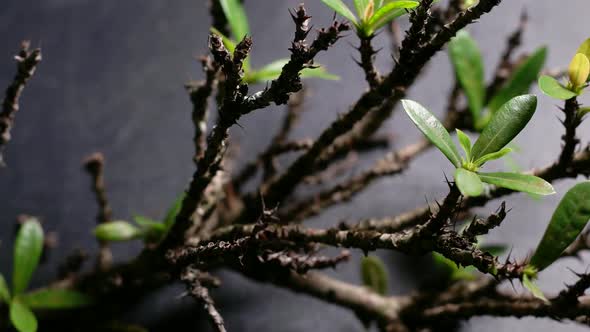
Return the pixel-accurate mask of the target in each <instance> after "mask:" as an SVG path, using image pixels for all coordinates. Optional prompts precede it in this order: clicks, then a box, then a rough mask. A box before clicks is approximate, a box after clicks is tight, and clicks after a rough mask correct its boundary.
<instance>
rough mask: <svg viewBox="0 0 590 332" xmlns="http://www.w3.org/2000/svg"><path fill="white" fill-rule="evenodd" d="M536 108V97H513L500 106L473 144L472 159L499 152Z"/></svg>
mask: <svg viewBox="0 0 590 332" xmlns="http://www.w3.org/2000/svg"><path fill="white" fill-rule="evenodd" d="M536 108H537V97H536V96H534V95H522V96H518V97H514V98H512V99H510V100H509V101H508V102H507V103H506V104H504V105H502V107H500V109H499V110H498V111H497V112H496V113H495V114H494V115H493V116H492V119H491V120H490V122H489V123H488V125H487V126H486V128H485V129H484V130H483V131H482V133H481V135H480V136H479V138H478V139H477V141H475V144H473V148H472V149H471V154H472V157H473V159H475V160H477V159H479V158H481V157H482V156H485V155H486V154H490V153H493V152H496V151H500V149H502V148H503V147H504V146H506V144H508V143H510V141H512V139H513V138H514V137H516V135H518V134H519V133H520V132H521V131H522V130H523V129H524V127H525V126H526V125H527V123H528V122H529V120H530V119H531V118H532V117H533V114H534V113H535V109H536Z"/></svg>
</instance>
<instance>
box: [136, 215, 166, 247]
mask: <svg viewBox="0 0 590 332" xmlns="http://www.w3.org/2000/svg"><path fill="white" fill-rule="evenodd" d="M133 221H135V223H136V224H137V225H138V226H139V227H141V228H142V233H143V238H144V240H145V241H147V242H158V241H160V240H161V239H162V238H163V237H164V235H166V231H167V229H166V225H164V224H163V223H161V222H159V221H156V220H152V219H150V218H146V217H143V216H133Z"/></svg>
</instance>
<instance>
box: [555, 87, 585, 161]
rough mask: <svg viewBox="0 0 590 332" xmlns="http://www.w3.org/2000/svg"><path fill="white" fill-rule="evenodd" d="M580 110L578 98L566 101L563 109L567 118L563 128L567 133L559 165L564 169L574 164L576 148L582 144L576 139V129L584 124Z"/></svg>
mask: <svg viewBox="0 0 590 332" xmlns="http://www.w3.org/2000/svg"><path fill="white" fill-rule="evenodd" d="M579 109H580V105H579V104H578V100H577V98H576V97H574V98H571V99H568V100H566V101H565V107H564V108H563V109H562V110H563V113H564V114H565V118H564V120H563V121H562V123H563V126H564V127H565V133H564V134H563V136H562V137H561V139H562V140H563V147H562V150H561V155H560V156H559V159H558V161H557V165H558V167H561V168H564V169H566V168H568V166H569V164H570V163H571V162H572V159H573V158H574V154H575V152H576V147H577V146H578V143H579V142H580V140H579V139H578V138H577V137H576V128H578V126H579V125H580V123H582V119H581V118H580V116H579V114H578V110H579Z"/></svg>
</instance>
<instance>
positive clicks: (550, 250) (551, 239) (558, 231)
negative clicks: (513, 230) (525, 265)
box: [530, 181, 590, 270]
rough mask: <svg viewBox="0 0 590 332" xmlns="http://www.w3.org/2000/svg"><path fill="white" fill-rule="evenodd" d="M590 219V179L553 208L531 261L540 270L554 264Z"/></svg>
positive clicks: (579, 184)
mask: <svg viewBox="0 0 590 332" xmlns="http://www.w3.org/2000/svg"><path fill="white" fill-rule="evenodd" d="M588 220H590V182H589V181H585V182H581V183H578V184H576V185H575V186H574V187H573V188H571V189H570V190H569V191H568V192H567V193H566V194H565V195H564V196H563V198H562V199H561V201H560V202H559V204H558V205H557V208H556V209H555V211H554V212H553V216H552V217H551V221H550V222H549V225H548V226H547V229H546V230H545V234H544V235H543V238H542V239H541V242H540V243H539V245H538V246H537V250H535V253H534V254H533V257H532V258H531V263H530V264H531V265H533V266H534V267H536V268H537V269H539V270H542V269H544V268H546V267H547V266H549V265H551V264H552V263H553V262H554V261H555V260H556V259H558V258H559V256H561V253H562V252H563V251H564V250H565V249H566V248H567V247H568V246H569V245H570V244H571V243H572V242H574V240H575V239H576V238H577V237H578V235H579V234H580V232H582V230H583V229H584V227H585V226H586V223H587V222H588Z"/></svg>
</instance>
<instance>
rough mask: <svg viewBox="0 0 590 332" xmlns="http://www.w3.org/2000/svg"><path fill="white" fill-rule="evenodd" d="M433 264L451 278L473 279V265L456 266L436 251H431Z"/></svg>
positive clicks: (474, 271) (474, 274)
mask: <svg viewBox="0 0 590 332" xmlns="http://www.w3.org/2000/svg"><path fill="white" fill-rule="evenodd" d="M432 259H433V260H434V264H435V265H437V266H439V267H440V268H441V269H443V270H445V272H446V273H447V275H448V276H449V279H451V280H475V279H476V272H477V269H476V268H474V267H473V266H471V265H470V266H463V267H460V266H457V264H456V263H455V262H453V261H452V260H450V259H448V258H446V257H445V256H443V255H442V254H440V253H438V252H432Z"/></svg>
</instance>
